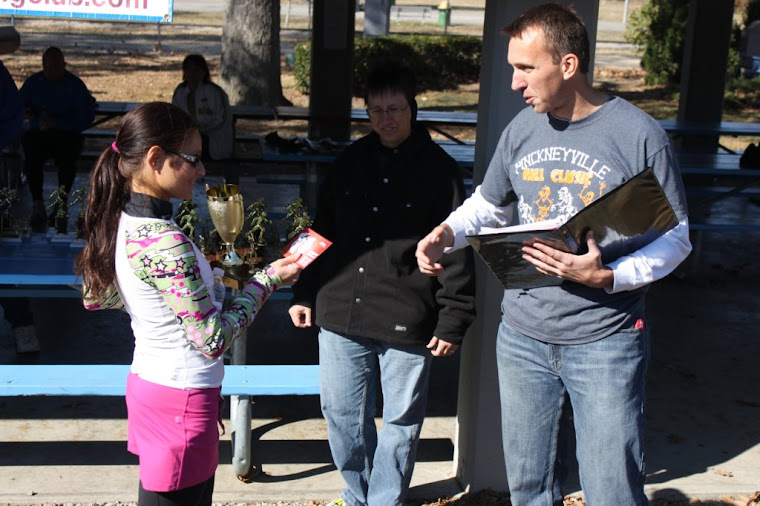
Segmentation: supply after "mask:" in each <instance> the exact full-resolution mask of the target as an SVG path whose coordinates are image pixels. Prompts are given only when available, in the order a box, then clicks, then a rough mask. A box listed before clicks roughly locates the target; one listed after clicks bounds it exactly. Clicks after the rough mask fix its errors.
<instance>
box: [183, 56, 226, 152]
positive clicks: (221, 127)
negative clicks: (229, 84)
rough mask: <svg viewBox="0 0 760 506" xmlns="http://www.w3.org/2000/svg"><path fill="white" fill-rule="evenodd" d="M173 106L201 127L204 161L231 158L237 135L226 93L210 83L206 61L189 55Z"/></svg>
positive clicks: (200, 57)
mask: <svg viewBox="0 0 760 506" xmlns="http://www.w3.org/2000/svg"><path fill="white" fill-rule="evenodd" d="M172 103H173V104H174V105H176V106H177V107H179V108H180V109H182V110H183V111H185V112H186V113H188V114H189V115H190V116H192V117H193V118H194V119H195V121H196V122H197V123H198V126H199V127H200V130H201V139H202V140H203V158H204V159H209V158H210V159H212V160H220V159H223V158H228V157H229V156H230V155H231V154H232V150H233V142H234V139H235V134H234V130H233V124H232V113H231V112H230V100H229V98H228V97H227V93H226V92H225V91H224V90H223V89H222V88H220V87H219V86H218V85H216V84H214V83H212V82H211V73H210V72H209V70H208V63H206V59H205V58H204V57H203V56H202V55H199V54H191V55H187V57H186V58H185V60H184V61H183V62H182V82H181V83H180V84H179V86H177V88H176V89H175V90H174V96H173V97H172Z"/></svg>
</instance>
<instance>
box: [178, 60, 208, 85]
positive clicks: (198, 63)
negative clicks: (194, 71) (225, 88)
mask: <svg viewBox="0 0 760 506" xmlns="http://www.w3.org/2000/svg"><path fill="white" fill-rule="evenodd" d="M188 67H198V68H200V69H201V70H203V82H206V83H207V82H209V81H211V72H209V70H208V63H206V59H205V58H204V57H203V55H201V54H189V55H187V56H185V59H184V60H183V61H182V70H185V69H187V68H188Z"/></svg>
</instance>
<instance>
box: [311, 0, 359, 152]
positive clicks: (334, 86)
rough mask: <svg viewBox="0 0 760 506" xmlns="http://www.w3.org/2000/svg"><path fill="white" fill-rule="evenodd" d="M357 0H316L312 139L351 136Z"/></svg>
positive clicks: (313, 40) (312, 55)
mask: <svg viewBox="0 0 760 506" xmlns="http://www.w3.org/2000/svg"><path fill="white" fill-rule="evenodd" d="M355 15H356V4H355V0H314V32H313V35H312V41H311V81H310V85H309V116H310V119H309V138H310V139H322V138H325V137H329V138H330V139H332V140H334V141H347V140H349V139H350V137H351V97H352V81H353V68H354V65H353V61H354V31H355V30H354V17H355Z"/></svg>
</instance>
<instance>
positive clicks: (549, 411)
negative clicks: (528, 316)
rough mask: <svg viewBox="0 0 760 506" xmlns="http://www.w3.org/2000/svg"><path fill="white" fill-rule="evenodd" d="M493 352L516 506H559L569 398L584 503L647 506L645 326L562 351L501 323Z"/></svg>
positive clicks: (505, 443)
mask: <svg viewBox="0 0 760 506" xmlns="http://www.w3.org/2000/svg"><path fill="white" fill-rule="evenodd" d="M496 352H497V363H498V370H499V389H500V395H501V407H502V436H503V438H504V458H505V461H506V468H507V481H508V482H509V490H510V494H511V500H512V505H513V506H549V505H561V504H562V497H561V494H558V488H559V487H558V486H557V479H556V476H555V472H557V466H556V457H557V451H558V443H557V440H558V435H559V433H560V420H561V414H562V407H563V406H562V405H563V402H564V399H565V394H566V393H567V397H569V399H570V403H571V405H572V408H573V420H574V424H575V433H576V446H577V452H576V454H577V458H578V466H579V469H580V480H581V487H582V489H583V492H584V494H585V497H586V502H587V504H589V506H640V505H647V504H649V502H648V500H647V498H646V495H644V480H645V478H646V472H645V465H644V438H643V432H644V397H645V394H644V386H645V385H644V383H645V376H646V369H647V362H648V359H649V340H648V335H647V332H646V331H645V330H644V329H643V328H642V329H627V330H624V331H621V332H618V333H616V334H612V335H610V336H608V337H606V338H604V339H601V340H599V341H595V342H592V343H587V344H576V345H565V346H561V345H552V344H547V343H542V342H540V341H537V340H535V339H532V338H530V337H528V336H526V335H524V334H521V333H520V332H517V331H515V330H514V329H512V328H510V327H509V326H508V325H507V324H505V323H504V322H502V323H501V325H500V326H499V333H498V341H497V345H496ZM558 495H559V497H557V496H558Z"/></svg>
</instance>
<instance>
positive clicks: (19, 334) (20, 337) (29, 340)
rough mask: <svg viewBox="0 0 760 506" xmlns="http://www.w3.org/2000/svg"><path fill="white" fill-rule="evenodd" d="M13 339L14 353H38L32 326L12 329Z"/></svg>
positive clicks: (38, 343)
mask: <svg viewBox="0 0 760 506" xmlns="http://www.w3.org/2000/svg"><path fill="white" fill-rule="evenodd" d="M13 339H14V340H15V341H16V353H32V352H35V351H40V342H39V341H38V340H37V334H36V333H35V332H34V326H33V325H27V326H25V327H16V328H15V329H13Z"/></svg>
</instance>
